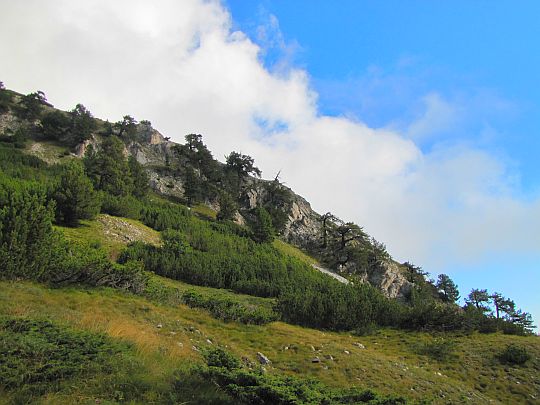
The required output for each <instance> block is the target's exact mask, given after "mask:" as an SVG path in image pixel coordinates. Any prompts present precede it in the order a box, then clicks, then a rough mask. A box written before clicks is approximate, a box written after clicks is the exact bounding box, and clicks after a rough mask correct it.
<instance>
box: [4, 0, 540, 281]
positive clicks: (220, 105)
mask: <svg viewBox="0 0 540 405" xmlns="http://www.w3.org/2000/svg"><path fill="white" fill-rule="evenodd" d="M0 4H1V6H2V13H1V15H0V52H1V54H2V55H3V57H2V59H3V60H2V62H1V64H0V78H1V79H2V80H3V81H5V83H6V85H7V86H8V87H10V88H13V89H16V90H19V91H22V92H30V91H34V90H37V89H41V90H44V91H45V92H46V93H47V95H48V97H49V99H50V100H51V101H52V102H53V103H55V104H57V106H59V107H61V108H65V109H68V108H72V107H73V106H74V105H75V104H76V103H78V102H82V103H84V104H85V105H86V106H87V107H89V109H90V110H91V111H92V112H93V113H94V114H95V115H96V116H99V117H103V118H108V119H110V120H118V119H120V117H121V116H122V115H124V114H131V115H133V116H135V117H136V118H137V119H149V120H151V121H152V123H153V124H154V126H155V127H156V128H158V129H159V130H161V131H162V132H163V133H164V134H165V135H167V136H171V137H172V138H173V139H174V140H176V141H182V140H183V136H184V135H185V134H187V133H192V132H196V133H202V134H203V135H204V139H205V141H206V142H207V144H208V145H209V147H210V149H211V150H213V151H214V153H215V155H216V157H217V158H219V159H223V156H224V155H225V154H227V153H228V152H230V151H231V150H233V149H235V150H241V151H242V152H243V153H247V154H250V155H252V156H253V157H254V158H255V160H256V162H257V163H258V165H259V166H260V167H261V168H262V169H263V171H264V173H265V174H266V175H267V176H268V177H271V176H273V175H274V174H275V173H276V172H277V171H278V170H282V174H283V176H282V177H283V179H284V180H285V181H286V182H287V184H288V185H289V186H291V187H292V188H293V189H295V190H296V191H298V192H300V193H301V194H303V195H304V196H305V197H306V198H308V199H309V200H310V201H311V202H312V203H313V205H314V207H315V208H316V209H318V210H320V211H327V210H331V211H333V212H335V213H336V214H338V215H340V216H342V217H344V218H346V219H348V220H354V221H355V222H357V223H359V224H361V225H364V226H365V227H366V230H367V231H368V232H369V233H371V234H373V235H374V236H375V237H376V238H378V239H380V240H383V241H385V242H386V243H387V245H388V247H389V250H390V252H391V253H392V254H394V255H395V256H396V257H397V258H398V259H401V260H405V259H411V260H413V261H415V262H417V263H420V264H424V265H425V266H426V267H428V268H429V267H430V266H434V267H435V269H434V270H436V266H442V265H446V264H448V263H452V262H454V261H456V260H474V259H478V258H480V257H482V256H483V255H487V254H490V252H492V251H493V250H496V249H500V248H503V247H504V248H505V249H513V251H515V252H516V254H519V253H520V252H522V251H524V250H525V251H531V249H534V248H535V247H536V246H538V243H539V242H540V241H539V237H538V234H537V233H536V232H535V230H536V229H538V227H539V225H540V223H539V222H540V220H539V219H538V218H540V215H538V214H539V211H540V203H539V202H538V200H524V199H522V198H519V197H518V196H516V193H517V192H518V191H519V184H518V183H517V182H516V181H515V179H516V178H515V176H514V174H513V173H510V172H509V170H508V166H507V164H506V163H505V162H504V160H501V159H499V158H497V157H495V156H493V155H491V154H489V153H488V152H486V151H483V150H481V149H477V148H473V147H470V146H466V145H460V144H459V143H455V142H454V143H451V144H448V143H446V144H441V145H439V146H434V147H433V148H432V150H431V151H430V152H429V153H426V152H423V151H422V150H421V149H420V148H419V147H418V146H417V144H415V141H418V140H419V139H422V138H423V137H425V136H428V135H429V134H430V133H432V132H433V131H439V130H447V129H448V128H451V127H452V125H454V124H455V122H456V120H458V119H460V117H461V116H462V115H461V114H460V110H459V109H458V108H456V106H455V105H453V104H452V103H449V102H448V101H447V100H445V99H443V98H442V97H441V96H440V95H438V94H436V93H434V92H433V93H428V95H427V96H426V97H425V98H424V100H423V102H424V108H423V110H422V112H421V113H420V114H419V115H418V117H417V120H415V121H414V122H413V123H409V125H408V126H407V128H405V129H403V130H400V129H394V130H383V129H373V128H369V127H368V126H367V125H365V124H364V123H362V122H361V121H359V120H355V119H350V118H346V117H340V116H336V117H330V116H324V115H321V114H320V113H319V111H318V108H317V94H316V93H315V92H314V91H313V89H312V88H311V87H310V79H309V76H308V73H307V72H306V71H304V70H301V69H296V68H294V66H291V65H290V64H287V63H286V65H287V68H286V69H284V68H283V65H280V66H281V67H280V69H276V70H274V69H272V70H269V69H267V68H265V66H264V63H263V62H262V58H261V55H262V52H263V51H264V50H263V49H261V47H260V45H257V44H256V43H255V42H254V41H252V40H251V39H250V38H249V37H248V36H246V35H245V34H244V33H242V32H239V31H233V29H232V23H231V16H230V14H229V13H228V11H227V10H226V9H225V8H224V6H223V5H222V4H221V3H220V2H219V1H202V0H184V1H182V2H178V1H173V0H162V1H155V2H149V1H141V0H138V1H132V0H130V1H127V0H125V1H114V2H111V1H101V0H88V1H85V2H73V1H69V0H49V1H47V2H45V1H38V0H33V1H32V0H28V1H24V2H14V1H7V0H0ZM270 22H271V25H270V26H269V27H268V28H267V29H262V28H261V30H259V33H260V35H262V36H264V40H265V41H267V42H268V43H277V44H278V45H279V44H281V45H280V46H282V45H283V43H284V42H283V38H282V37H281V36H280V35H281V34H279V29H278V27H279V26H278V22H277V20H276V19H275V18H273V19H271V21H270ZM272 35H274V36H277V37H275V38H273V39H272V38H271V37H270V36H272ZM503 107H504V106H503ZM531 218H532V219H531Z"/></svg>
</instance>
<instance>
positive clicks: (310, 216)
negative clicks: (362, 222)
mask: <svg viewBox="0 0 540 405" xmlns="http://www.w3.org/2000/svg"><path fill="white" fill-rule="evenodd" d="M97 143H99V140H98V139H97V138H96V137H95V136H94V137H92V138H91V139H90V140H88V141H85V142H84V143H83V144H81V145H79V146H78V148H77V155H78V156H82V155H84V152H85V151H86V148H87V147H88V145H93V146H94V147H96V146H97V145H96V144H97ZM176 145H177V144H176V143H174V142H170V141H169V140H168V138H165V137H164V136H163V135H161V134H160V133H159V132H158V131H156V130H155V129H153V128H152V127H151V126H150V125H147V124H139V125H138V126H137V132H136V135H135V137H134V140H133V141H132V142H131V143H130V144H129V145H128V146H127V149H126V152H127V153H129V154H130V155H132V156H134V157H135V158H136V159H137V161H138V162H139V163H141V164H142V165H143V166H145V167H146V170H147V172H148V174H149V178H150V186H151V187H152V189H154V190H155V191H156V192H158V193H160V194H162V195H168V196H172V197H174V198H176V199H182V198H184V197H185V187H184V184H183V182H182V179H181V176H178V175H176V174H173V173H172V172H170V171H168V170H164V168H166V167H167V166H168V164H169V162H171V161H172V160H173V159H174V158H175V153H174V148H175V146H176ZM180 170H181V168H180ZM269 183H270V181H268V180H262V179H258V178H254V177H249V178H247V179H246V180H245V181H244V183H243V186H242V195H241V198H240V200H239V204H240V212H239V214H237V216H236V219H235V222H237V223H239V224H244V223H245V222H246V218H245V217H244V215H246V213H248V212H249V210H250V209H252V208H255V207H257V206H259V205H264V204H265V203H266V202H268V201H269V199H270V198H271V196H270V195H269V192H268V187H267V186H268V184H269ZM283 187H284V186H283ZM285 189H286V191H287V192H288V193H289V195H290V197H291V199H290V202H289V204H288V205H287V207H288V208H287V219H286V222H285V225H284V227H283V230H282V232H281V234H280V237H281V238H282V239H283V240H284V241H286V242H288V243H290V244H292V245H295V246H297V247H299V248H301V249H304V250H307V251H313V250H314V249H316V248H317V247H319V246H320V244H321V238H322V222H321V215H320V214H318V213H317V212H315V211H314V210H313V209H312V208H311V206H310V204H309V202H308V201H306V200H305V199H304V198H303V197H301V196H299V195H297V194H295V193H294V192H293V191H292V190H291V189H289V188H285ZM207 204H208V205H209V206H211V207H212V208H213V209H219V202H218V201H207ZM318 270H319V271H323V272H325V273H327V274H328V273H329V275H331V276H332V277H334V278H336V279H338V280H339V281H341V282H348V280H347V278H346V277H347V275H348V274H354V275H355V277H356V279H359V280H360V281H362V282H367V283H370V284H372V285H373V286H375V287H377V288H379V289H380V290H381V291H382V292H383V293H384V294H385V295H386V296H388V297H391V298H400V297H404V296H406V295H407V294H408V293H409V291H410V290H411V287H412V284H411V283H410V282H409V281H407V280H406V278H405V276H404V275H403V274H402V271H401V269H400V265H399V264H398V263H396V262H394V261H392V260H391V259H390V260H387V261H385V262H383V263H380V264H379V265H378V266H376V267H375V268H373V269H367V270H366V269H362V268H358V266H356V265H355V263H348V264H347V265H346V266H344V267H343V268H342V269H341V272H340V273H341V274H340V275H338V274H336V273H334V272H332V271H330V270H327V269H324V268H318Z"/></svg>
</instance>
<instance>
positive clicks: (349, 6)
mask: <svg viewBox="0 0 540 405" xmlns="http://www.w3.org/2000/svg"><path fill="white" fill-rule="evenodd" d="M226 4H227V5H228V6H229V7H230V10H231V13H232V17H233V20H234V27H235V28H236V29H239V30H241V31H243V32H246V33H248V35H250V37H251V38H252V39H253V40H254V41H256V42H257V41H258V43H259V44H260V45H261V47H263V48H264V49H266V52H265V53H263V55H262V57H263V59H264V63H265V65H266V66H267V67H268V68H269V69H272V66H274V65H276V64H277V63H279V61H280V59H282V58H287V59H288V60H289V62H290V63H292V64H293V65H295V66H299V67H301V68H303V69H305V70H306V71H307V72H308V73H309V76H310V80H311V83H312V86H313V87H314V89H315V90H316V92H317V94H318V106H319V109H320V113H321V114H325V115H333V116H343V115H345V116H348V117H354V118H356V119H359V120H361V121H363V122H365V123H367V124H368V125H369V126H372V127H376V128H379V127H391V128H398V129H402V130H403V129H406V128H407V126H408V125H409V124H410V123H411V122H413V121H414V120H415V119H417V118H418V114H421V111H422V106H423V100H424V97H425V95H426V94H437V95H438V97H440V99H441V100H444V102H445V103H448V104H449V105H451V106H454V105H456V106H457V109H459V110H460V111H463V110H466V111H463V112H461V113H457V114H455V116H453V118H449V119H448V120H443V122H442V123H441V125H435V126H433V127H432V128H429V129H426V132H427V133H424V134H423V136H422V137H421V138H419V139H416V140H415V142H416V144H417V146H419V148H421V149H422V150H423V151H425V152H428V151H429V150H430V149H431V148H433V147H435V146H436V145H439V144H441V143H454V142H465V143H467V144H470V145H474V147H477V148H480V149H481V150H485V151H488V152H489V153H490V154H493V155H495V156H497V157H498V158H499V159H501V160H503V161H504V162H506V164H507V170H509V171H510V172H511V176H512V177H513V178H514V181H515V188H514V193H518V194H520V197H521V198H524V199H535V198H537V197H538V194H539V192H540V164H539V163H538V159H539V156H540V41H539V40H538V39H540V23H539V21H540V3H539V2H536V1H525V2H520V3H519V5H517V4H516V3H515V2H508V1H500V2H488V1H476V2H471V1H453V2H428V1H408V2H403V1H384V2H382V1H355V0H342V1H339V2H329V1H317V0H316V1H313V0H310V1H293V2H291V1H285V0H281V1H279V0H276V1H272V0H264V1H250V2H246V1H242V0H227V1H226ZM273 17H275V18H276V19H277V22H278V24H279V32H280V35H281V36H282V41H281V44H275V43H274V44H272V43H268V42H267V41H266V38H265V37H264V36H263V37H262V38H261V35H260V27H261V26H264V25H268V21H269V20H270V19H271V18H273ZM441 181H442V179H441ZM538 250H540V246H538ZM538 250H537V251H536V252H530V253H529V254H525V255H523V256H521V257H520V258H519V259H518V260H516V257H515V255H513V254H512V253H508V252H505V251H499V252H498V253H497V254H492V255H491V257H484V258H482V259H480V260H472V261H467V260H464V261H459V260H458V261H457V262H454V263H452V264H448V265H442V266H440V267H438V268H435V269H427V270H430V271H435V273H440V272H447V273H449V274H451V275H452V277H454V279H455V280H456V281H457V283H458V284H459V285H460V286H461V291H462V295H465V294H466V292H467V291H468V290H470V288H473V287H484V288H488V289H490V290H491V291H493V290H500V291H502V292H503V293H504V294H507V295H509V296H511V297H513V298H515V300H516V301H517V303H518V305H522V306H523V307H524V308H525V309H526V310H529V311H533V312H534V314H535V318H536V319H537V320H538V319H539V316H540V306H539V301H540V298H538V296H537V295H536V293H535V292H533V291H532V290H531V291H530V292H525V291H524V290H527V289H528V288H529V287H525V286H524V284H527V285H530V283H532V284H533V285H534V287H533V288H534V290H536V288H537V287H540V277H539V275H538V274H539V272H540V269H539V262H538ZM420 264H421V263H420ZM512 274H514V275H516V277H513V276H511V275H512Z"/></svg>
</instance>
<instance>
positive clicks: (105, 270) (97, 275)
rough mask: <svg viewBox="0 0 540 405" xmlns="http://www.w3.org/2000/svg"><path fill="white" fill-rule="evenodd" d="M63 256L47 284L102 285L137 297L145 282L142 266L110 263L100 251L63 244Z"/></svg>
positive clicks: (48, 278) (140, 264) (146, 277)
mask: <svg viewBox="0 0 540 405" xmlns="http://www.w3.org/2000/svg"><path fill="white" fill-rule="evenodd" d="M63 253H64V254H63V260H62V261H61V262H60V263H59V264H58V265H57V266H56V268H54V269H53V270H52V271H51V272H50V273H49V274H48V275H47V281H49V282H50V283H51V284H53V285H56V286H66V285H72V284H83V285H87V286H91V287H100V286H104V287H112V288H117V289H121V290H126V291H131V292H133V293H136V294H140V293H142V292H143V291H144V289H145V288H146V285H147V283H148V274H147V273H146V272H145V271H144V269H143V266H142V263H139V262H134V261H128V262H126V263H124V264H123V265H120V264H117V263H111V261H110V260H109V258H108V257H107V254H106V253H105V251H103V250H102V249H100V248H94V247H91V246H89V245H87V244H82V243H81V244H75V243H69V244H68V243H64V245H63Z"/></svg>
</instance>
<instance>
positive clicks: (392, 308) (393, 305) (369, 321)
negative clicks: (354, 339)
mask: <svg viewBox="0 0 540 405" xmlns="http://www.w3.org/2000/svg"><path fill="white" fill-rule="evenodd" d="M310 281H311V280H310ZM313 281H314V280H313ZM313 281H312V282H310V283H305V282H304V283H301V284H298V285H296V286H294V287H291V288H290V289H288V290H286V291H285V292H284V293H283V294H282V295H280V296H279V297H278V305H277V309H278V311H279V313H280V314H281V316H282V318H283V320H285V321H287V322H291V323H295V324H299V325H304V326H308V327H314V328H324V329H331V330H353V329H358V328H363V327H366V326H368V325H373V324H377V325H381V326H384V325H388V326H390V325H396V324H397V323H398V322H399V321H400V317H401V313H402V308H401V306H400V304H398V303H397V302H395V301H391V300H389V299H387V298H385V297H384V296H383V295H382V294H381V293H380V292H379V291H377V290H376V289H375V288H374V287H372V286H370V285H367V284H359V285H354V286H353V285H344V284H341V283H339V282H338V281H334V280H333V281H332V282H330V280H326V279H321V280H319V282H313Z"/></svg>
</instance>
